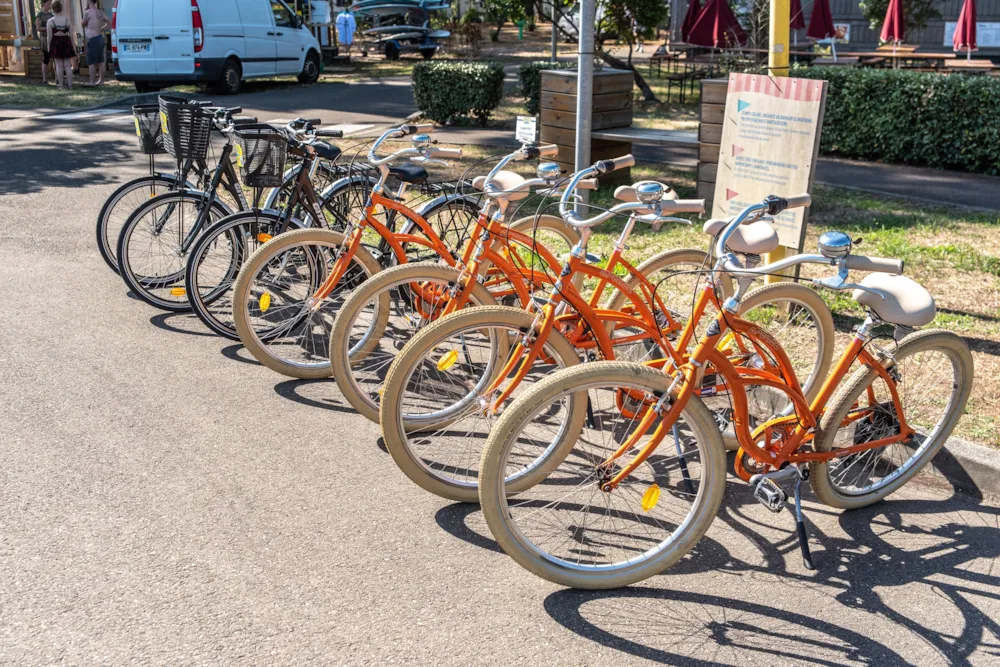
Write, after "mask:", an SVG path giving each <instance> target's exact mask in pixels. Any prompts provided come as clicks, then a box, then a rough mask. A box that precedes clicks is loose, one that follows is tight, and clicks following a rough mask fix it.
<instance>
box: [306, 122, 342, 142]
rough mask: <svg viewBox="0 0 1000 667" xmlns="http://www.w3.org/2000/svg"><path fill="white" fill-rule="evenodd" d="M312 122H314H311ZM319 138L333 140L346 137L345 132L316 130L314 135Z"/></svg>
mask: <svg viewBox="0 0 1000 667" xmlns="http://www.w3.org/2000/svg"><path fill="white" fill-rule="evenodd" d="M309 122H312V121H309ZM313 135H314V136H317V137H330V138H331V139H341V138H343V136H344V131H343V130H316V131H315V132H314V133H313Z"/></svg>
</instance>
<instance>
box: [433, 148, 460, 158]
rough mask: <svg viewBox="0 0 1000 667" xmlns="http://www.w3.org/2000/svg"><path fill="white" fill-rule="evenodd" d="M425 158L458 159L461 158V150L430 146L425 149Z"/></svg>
mask: <svg viewBox="0 0 1000 667" xmlns="http://www.w3.org/2000/svg"><path fill="white" fill-rule="evenodd" d="M427 157H430V158H437V157H439V158H460V157H462V149H461V148H438V147H437V146H431V147H430V148H428V149H427Z"/></svg>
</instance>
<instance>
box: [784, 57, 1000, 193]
mask: <svg viewBox="0 0 1000 667" xmlns="http://www.w3.org/2000/svg"><path fill="white" fill-rule="evenodd" d="M793 76H799V77H803V78H810V79H826V80H827V81H829V86H828V87H827V101H826V114H825V116H824V120H823V138H822V143H821V145H820V150H821V151H822V152H823V153H825V154H828V155H829V154H832V155H840V156H842V157H846V158H858V159H863V160H881V161H883V162H899V163H905V164H913V165H927V166H931V167H940V168H945V169H959V170H964V171H973V172H978V173H985V174H998V173H1000V116H998V114H997V109H1000V80H997V79H995V78H993V77H988V76H966V75H961V74H951V75H948V76H942V75H940V74H934V73H921V72H907V71H905V70H868V69H848V68H840V67H812V68H804V69H798V70H796V71H795V72H794V74H793Z"/></svg>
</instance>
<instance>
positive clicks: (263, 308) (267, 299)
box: [260, 292, 271, 313]
mask: <svg viewBox="0 0 1000 667" xmlns="http://www.w3.org/2000/svg"><path fill="white" fill-rule="evenodd" d="M270 307H271V294H270V293H269V292H264V293H263V294H261V295H260V312H262V313H266V312H267V309H268V308H270Z"/></svg>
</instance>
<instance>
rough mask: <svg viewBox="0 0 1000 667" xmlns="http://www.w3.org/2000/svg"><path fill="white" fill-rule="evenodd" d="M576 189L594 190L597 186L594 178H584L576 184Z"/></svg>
mask: <svg viewBox="0 0 1000 667" xmlns="http://www.w3.org/2000/svg"><path fill="white" fill-rule="evenodd" d="M576 187H577V189H578V190H596V189H597V187H598V183H597V179H596V178H585V179H583V180H582V181H580V182H579V183H577V184H576Z"/></svg>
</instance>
